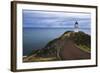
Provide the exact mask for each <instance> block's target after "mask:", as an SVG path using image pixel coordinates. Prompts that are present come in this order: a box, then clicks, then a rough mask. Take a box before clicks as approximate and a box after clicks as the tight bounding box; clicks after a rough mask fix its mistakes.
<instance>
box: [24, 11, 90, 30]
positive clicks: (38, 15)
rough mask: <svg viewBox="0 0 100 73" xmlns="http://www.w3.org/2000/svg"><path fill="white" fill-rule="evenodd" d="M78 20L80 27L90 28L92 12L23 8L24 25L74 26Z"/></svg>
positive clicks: (45, 26) (41, 26) (44, 26)
mask: <svg viewBox="0 0 100 73" xmlns="http://www.w3.org/2000/svg"><path fill="white" fill-rule="evenodd" d="M75 21H78V23H79V27H80V28H90V24H91V14H90V13H76V12H67V11H66V12H60V11H39V10H23V27H26V28H27V27H33V28H38V27H39V28H73V27H74V24H75Z"/></svg>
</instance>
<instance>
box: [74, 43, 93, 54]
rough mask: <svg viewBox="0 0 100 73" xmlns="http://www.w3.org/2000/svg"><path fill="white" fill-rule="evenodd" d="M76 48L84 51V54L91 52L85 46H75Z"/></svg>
mask: <svg viewBox="0 0 100 73" xmlns="http://www.w3.org/2000/svg"><path fill="white" fill-rule="evenodd" d="M75 46H76V47H78V48H80V49H81V50H83V51H85V52H88V53H90V52H91V49H90V48H88V47H87V46H85V45H75Z"/></svg>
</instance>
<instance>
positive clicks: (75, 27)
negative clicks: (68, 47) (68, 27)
mask: <svg viewBox="0 0 100 73" xmlns="http://www.w3.org/2000/svg"><path fill="white" fill-rule="evenodd" d="M78 31H79V26H78V22H77V21H76V22H75V24H74V32H78Z"/></svg>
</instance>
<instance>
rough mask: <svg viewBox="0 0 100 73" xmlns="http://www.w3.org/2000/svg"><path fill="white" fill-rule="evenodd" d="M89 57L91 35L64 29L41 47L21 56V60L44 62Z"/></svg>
mask: <svg viewBox="0 0 100 73" xmlns="http://www.w3.org/2000/svg"><path fill="white" fill-rule="evenodd" d="M90 58H91V36H90V35H88V34H86V33H84V32H82V31H79V32H74V31H66V32H65V33H63V34H62V35H61V36H60V37H58V38H56V39H54V40H51V41H50V42H49V43H47V44H46V46H45V47H44V48H42V49H33V51H32V52H31V53H30V54H29V55H27V56H25V57H23V62H44V61H58V60H59V61H60V60H82V59H90Z"/></svg>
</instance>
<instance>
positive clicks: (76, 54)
mask: <svg viewBox="0 0 100 73" xmlns="http://www.w3.org/2000/svg"><path fill="white" fill-rule="evenodd" d="M59 54H60V57H61V58H62V59H63V60H79V59H90V58H91V54H90V53H87V52H85V51H82V50H81V49H79V48H77V47H76V46H75V45H74V43H73V42H72V41H70V40H69V41H68V42H66V43H65V44H64V46H63V49H61V51H60V53H59Z"/></svg>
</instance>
